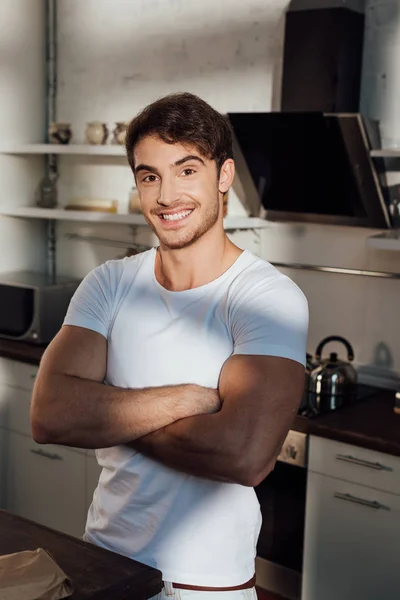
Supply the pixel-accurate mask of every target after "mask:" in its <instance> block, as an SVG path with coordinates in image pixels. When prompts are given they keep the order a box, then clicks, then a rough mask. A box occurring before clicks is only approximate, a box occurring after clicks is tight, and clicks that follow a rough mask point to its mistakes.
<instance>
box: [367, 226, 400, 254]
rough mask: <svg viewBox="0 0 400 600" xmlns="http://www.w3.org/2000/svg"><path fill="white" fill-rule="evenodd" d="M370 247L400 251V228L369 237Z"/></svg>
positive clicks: (368, 243) (368, 244)
mask: <svg viewBox="0 0 400 600" xmlns="http://www.w3.org/2000/svg"><path fill="white" fill-rule="evenodd" d="M367 246H368V248H375V250H395V251H396V250H397V251H400V229H395V230H391V231H385V232H384V233H379V234H378V235H372V236H370V237H369V238H367Z"/></svg>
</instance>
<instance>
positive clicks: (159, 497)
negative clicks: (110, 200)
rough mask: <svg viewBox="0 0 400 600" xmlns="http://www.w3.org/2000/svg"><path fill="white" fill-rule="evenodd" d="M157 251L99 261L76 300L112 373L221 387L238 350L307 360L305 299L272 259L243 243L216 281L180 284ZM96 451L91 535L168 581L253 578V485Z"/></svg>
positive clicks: (141, 383) (146, 381)
mask: <svg viewBox="0 0 400 600" xmlns="http://www.w3.org/2000/svg"><path fill="white" fill-rule="evenodd" d="M155 257H156V249H155V248H153V249H152V250H149V251H148V252H144V253H142V254H139V255H137V256H133V257H129V258H124V259H122V260H112V261H108V262H106V263H105V264H103V265H101V266H99V267H97V268H96V269H94V270H93V271H92V272H90V273H89V274H88V275H87V277H86V278H85V279H84V280H83V282H82V283H81V285H80V286H79V288H78V290H77V291H76V293H75V295H74V297H73V299H72V301H71V304H70V306H69V309H68V313H67V316H66V318H65V321H64V323H65V324H67V325H77V326H80V327H86V328H89V329H92V330H94V331H97V332H99V333H100V334H102V335H103V336H104V337H106V338H107V340H108V357H107V375H106V380H105V383H107V384H109V385H114V386H118V387H122V388H144V387H151V386H163V385H179V384H185V383H195V384H198V385H202V386H207V387H211V388H216V387H218V378H219V374H220V370H221V367H222V365H223V364H224V362H225V361H226V360H227V358H228V357H229V356H230V355H231V354H262V355H272V356H282V357H286V358H290V359H292V360H295V361H298V362H299V363H302V364H305V356H306V337H307V327H308V306H307V301H306V299H305V297H304V295H303V293H302V292H301V291H300V289H299V288H298V287H297V286H296V285H295V284H294V283H293V282H292V281H291V280H290V279H289V278H288V277H286V276H285V275H283V274H282V273H280V272H279V271H278V270H277V269H275V268H274V267H273V266H272V265H270V264H269V263H268V262H266V261H264V260H261V259H260V258H258V257H256V256H254V255H253V254H251V253H250V252H249V251H248V250H244V252H243V253H242V254H241V255H240V256H239V258H238V259H237V260H236V261H235V263H234V264H233V265H232V266H231V267H230V268H229V269H228V270H227V271H226V272H225V273H223V274H222V275H221V276H220V277H218V278H217V279H215V280H214V281H212V282H210V283H207V284H206V285H203V286H200V287H198V288H194V289H190V290H185V291H181V292H172V291H169V290H166V289H165V288H163V287H162V286H161V285H160V284H159V283H158V281H157V280H156V278H155V275H154V263H155ZM84 401H85V400H84V398H82V402H84ZM96 456H97V460H98V462H99V465H100V466H101V467H103V470H102V473H101V476H100V480H99V484H98V486H97V489H96V491H95V494H94V498H93V502H92V505H91V507H90V509H89V514H88V520H87V525H86V532H85V539H87V540H88V541H90V542H93V543H95V544H97V545H99V546H103V547H105V548H108V549H110V550H113V551H114V552H118V553H120V554H123V555H126V556H128V557H130V558H132V559H136V560H138V561H141V562H143V563H145V564H147V565H150V566H152V567H156V568H158V569H160V570H161V571H162V573H163V579H164V580H165V581H174V582H179V583H186V584H191V585H199V586H212V587H216V586H219V587H225V586H234V585H239V584H242V583H244V582H245V581H247V580H249V579H250V578H251V577H252V576H253V574H254V570H255V554H256V543H257V539H258V535H259V531H260V526H261V513H260V507H259V503H258V500H257V496H256V494H255V492H254V489H253V488H251V487H245V486H242V485H238V484H232V483H220V482H216V481H211V480H207V479H203V478H200V477H195V476H192V475H186V474H184V473H181V472H178V471H176V470H174V469H172V468H169V467H167V466H164V465H163V464H161V463H160V462H156V461H155V460H152V459H151V458H148V457H146V456H144V455H143V454H141V453H139V452H136V451H135V450H133V449H132V448H129V447H127V446H116V447H112V448H104V449H100V450H97V451H96Z"/></svg>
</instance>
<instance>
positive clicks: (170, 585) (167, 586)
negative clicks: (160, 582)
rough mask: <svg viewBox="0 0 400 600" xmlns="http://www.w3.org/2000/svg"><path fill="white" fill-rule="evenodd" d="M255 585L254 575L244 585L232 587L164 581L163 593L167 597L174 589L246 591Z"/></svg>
mask: <svg viewBox="0 0 400 600" xmlns="http://www.w3.org/2000/svg"><path fill="white" fill-rule="evenodd" d="M255 584H256V576H255V574H254V575H253V577H252V578H251V579H249V581H246V583H242V584H240V585H234V586H231V587H206V586H201V585H188V584H186V583H174V582H172V583H170V582H167V581H164V587H165V592H166V594H167V595H170V594H171V593H172V589H173V588H176V589H179V590H198V591H203V592H233V591H235V590H247V589H250V588H253V587H254V586H255ZM171 588H172V589H171Z"/></svg>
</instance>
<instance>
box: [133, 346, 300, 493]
mask: <svg viewBox="0 0 400 600" xmlns="http://www.w3.org/2000/svg"><path fill="white" fill-rule="evenodd" d="M303 388H304V368H303V367H302V365H300V364H299V363H297V362H295V361H292V360H289V359H285V358H279V357H272V356H251V355H233V356H232V357H231V358H229V359H228V360H227V362H226V363H225V365H224V367H223V369H222V372H221V376H220V384H219V393H220V396H221V399H222V408H221V410H220V411H219V412H217V413H215V414H211V415H200V416H196V417H191V418H187V419H183V420H180V421H177V422H175V423H173V424H171V425H169V426H167V427H164V428H162V429H159V430H157V431H155V432H154V433H151V434H150V435H147V436H144V437H142V438H140V439H137V440H135V441H134V442H131V444H130V445H132V446H133V447H134V448H136V449H137V450H139V451H140V452H142V453H144V454H147V455H148V456H150V457H153V458H155V459H156V460H159V461H161V462H162V463H164V464H166V465H169V466H171V467H173V468H175V469H177V470H181V471H184V472H187V473H190V474H192V475H197V476H200V477H206V478H207V479H216V480H220V481H227V482H235V483H241V484H242V485H249V486H255V485H258V483H260V481H262V480H263V479H264V478H265V477H266V476H267V475H268V473H269V472H270V471H271V470H272V469H273V468H274V465H275V461H276V457H277V455H278V454H279V451H280V448H281V446H282V443H283V441H284V439H285V437H286V435H287V432H288V430H289V428H290V425H291V423H292V421H293V419H294V418H295V415H296V413H297V409H298V406H299V403H300V399H301V395H302V393H303Z"/></svg>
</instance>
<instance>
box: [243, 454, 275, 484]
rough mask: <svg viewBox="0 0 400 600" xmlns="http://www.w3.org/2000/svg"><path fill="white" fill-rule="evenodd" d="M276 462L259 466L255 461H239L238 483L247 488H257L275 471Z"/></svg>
mask: <svg viewBox="0 0 400 600" xmlns="http://www.w3.org/2000/svg"><path fill="white" fill-rule="evenodd" d="M274 467H275V461H272V462H269V463H267V464H262V465H261V464H257V462H255V461H254V460H253V461H251V460H247V461H246V460H245V461H239V465H238V469H237V472H236V483H239V484H240V485H244V486H246V487H256V486H257V485H259V484H260V483H261V482H262V481H264V479H265V478H266V477H267V476H268V475H269V474H270V473H271V471H273V469H274Z"/></svg>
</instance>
